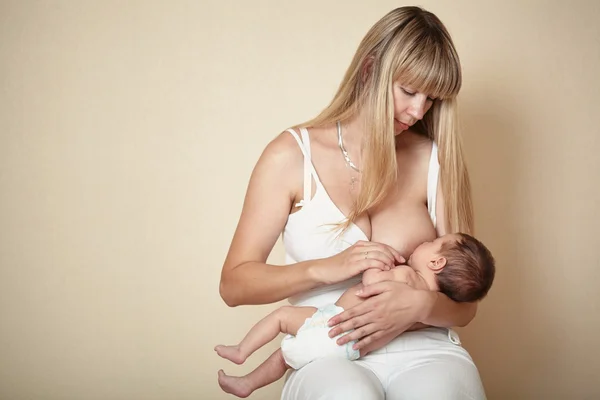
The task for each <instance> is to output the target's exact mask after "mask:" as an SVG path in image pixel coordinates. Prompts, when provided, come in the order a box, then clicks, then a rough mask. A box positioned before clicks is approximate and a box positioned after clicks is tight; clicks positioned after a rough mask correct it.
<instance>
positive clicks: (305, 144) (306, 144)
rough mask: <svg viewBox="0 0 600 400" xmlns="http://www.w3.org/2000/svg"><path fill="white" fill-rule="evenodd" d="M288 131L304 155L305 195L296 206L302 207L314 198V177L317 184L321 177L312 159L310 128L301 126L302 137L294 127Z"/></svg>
mask: <svg viewBox="0 0 600 400" xmlns="http://www.w3.org/2000/svg"><path fill="white" fill-rule="evenodd" d="M287 132H289V133H291V134H292V136H293V137H294V139H296V142H298V146H299V147H300V150H301V151H302V155H303V156H304V195H303V198H302V200H300V202H299V203H297V204H296V207H302V206H305V205H306V204H308V203H309V202H310V200H311V198H312V178H314V179H315V182H316V183H317V185H318V184H319V178H318V176H317V171H316V170H315V167H314V165H313V163H312V159H311V153H310V139H309V137H308V130H306V128H300V134H301V135H302V139H301V138H300V136H298V134H297V133H296V131H295V130H294V129H292V128H290V129H287Z"/></svg>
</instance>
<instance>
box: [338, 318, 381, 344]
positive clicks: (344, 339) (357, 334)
mask: <svg viewBox="0 0 600 400" xmlns="http://www.w3.org/2000/svg"><path fill="white" fill-rule="evenodd" d="M376 331H377V325H375V324H374V323H371V324H368V325H364V326H361V327H360V328H358V329H355V330H353V331H352V332H348V333H346V334H345V335H343V336H341V337H340V338H339V339H338V340H336V343H337V344H338V345H339V346H343V345H345V344H346V343H348V342H352V341H355V340H356V341H358V340H359V339H361V338H363V337H365V336H369V335H371V334H372V333H374V332H376ZM354 346H356V343H355V344H354V345H353V346H352V348H354Z"/></svg>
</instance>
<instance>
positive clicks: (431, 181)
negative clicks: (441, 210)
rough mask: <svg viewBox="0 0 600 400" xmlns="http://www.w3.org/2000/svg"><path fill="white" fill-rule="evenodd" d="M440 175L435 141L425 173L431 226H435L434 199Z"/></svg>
mask: <svg viewBox="0 0 600 400" xmlns="http://www.w3.org/2000/svg"><path fill="white" fill-rule="evenodd" d="M439 175H440V163H439V161H438V147H437V144H436V143H435V142H433V144H432V146H431V158H430V159H429V171H428V174H427V211H429V216H430V218H431V222H433V226H434V227H435V226H436V213H435V211H436V199H437V188H438V181H439Z"/></svg>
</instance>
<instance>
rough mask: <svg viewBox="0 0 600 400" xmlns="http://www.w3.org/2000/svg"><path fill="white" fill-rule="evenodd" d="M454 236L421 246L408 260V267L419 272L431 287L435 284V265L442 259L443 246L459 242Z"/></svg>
mask: <svg viewBox="0 0 600 400" xmlns="http://www.w3.org/2000/svg"><path fill="white" fill-rule="evenodd" d="M457 239H458V238H457V237H456V235H454V234H448V235H444V236H441V237H439V238H437V239H435V240H433V241H431V242H425V243H422V244H420V245H419V246H418V247H417V248H416V249H415V251H413V253H412V254H411V255H410V257H409V258H408V263H407V264H408V265H409V266H410V267H411V268H412V269H414V270H415V271H417V272H418V273H419V274H421V276H423V278H424V279H425V280H426V281H427V283H428V284H429V285H430V287H437V284H435V282H436V279H435V272H434V271H435V269H433V266H434V265H433V263H434V262H435V261H436V260H437V259H439V258H440V257H441V251H442V245H443V244H444V243H446V242H448V241H453V240H457ZM432 285H434V286H432Z"/></svg>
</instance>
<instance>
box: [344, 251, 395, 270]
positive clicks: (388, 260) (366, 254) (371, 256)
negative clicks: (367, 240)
mask: <svg viewBox="0 0 600 400" xmlns="http://www.w3.org/2000/svg"><path fill="white" fill-rule="evenodd" d="M354 257H355V259H364V260H377V261H380V262H382V263H383V264H385V265H387V266H388V267H389V268H393V267H394V265H395V262H394V258H393V257H390V255H389V254H386V253H385V252H382V251H380V250H365V251H361V252H360V253H356V254H355V255H354Z"/></svg>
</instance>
